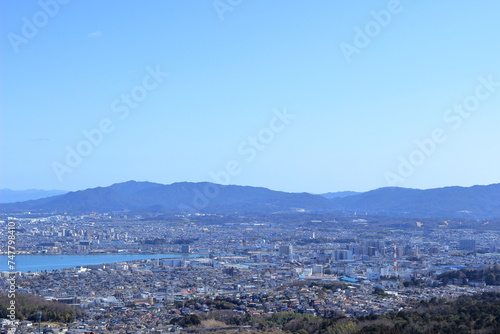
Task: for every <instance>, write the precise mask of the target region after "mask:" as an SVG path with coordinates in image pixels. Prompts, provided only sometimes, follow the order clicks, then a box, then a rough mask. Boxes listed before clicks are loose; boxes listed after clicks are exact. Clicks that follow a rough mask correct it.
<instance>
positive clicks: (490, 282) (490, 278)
mask: <svg viewBox="0 0 500 334" xmlns="http://www.w3.org/2000/svg"><path fill="white" fill-rule="evenodd" d="M485 282H486V285H495V283H496V276H495V274H493V273H489V274H488V275H486V278H485Z"/></svg>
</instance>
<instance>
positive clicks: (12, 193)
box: [0, 189, 67, 203]
mask: <svg viewBox="0 0 500 334" xmlns="http://www.w3.org/2000/svg"><path fill="white" fill-rule="evenodd" d="M66 193H67V191H63V190H40V189H28V190H12V189H0V203H15V202H23V201H29V200H32V199H40V198H45V197H50V196H57V195H62V194H66Z"/></svg>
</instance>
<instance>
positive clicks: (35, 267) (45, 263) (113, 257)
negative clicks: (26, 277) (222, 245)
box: [0, 254, 206, 273]
mask: <svg viewBox="0 0 500 334" xmlns="http://www.w3.org/2000/svg"><path fill="white" fill-rule="evenodd" d="M179 257H186V258H187V257H206V255H198V254H189V255H181V254H99V255H94V254H93V255H16V257H15V260H14V262H15V264H16V269H15V271H20V272H24V273H26V272H28V271H31V272H35V271H42V270H47V271H51V270H54V269H64V268H73V267H77V266H87V265H91V264H103V263H114V262H122V261H133V260H145V259H158V258H160V259H165V258H169V259H172V258H179ZM8 261H9V259H8V258H7V255H0V271H9V267H8Z"/></svg>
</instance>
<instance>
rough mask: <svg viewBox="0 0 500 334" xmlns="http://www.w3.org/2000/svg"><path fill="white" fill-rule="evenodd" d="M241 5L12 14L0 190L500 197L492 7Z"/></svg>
mask: <svg viewBox="0 0 500 334" xmlns="http://www.w3.org/2000/svg"><path fill="white" fill-rule="evenodd" d="M233 3H234V4H233V5H228V4H226V3H225V2H217V1H213V2H212V1H168V2H167V1H148V2H147V3H139V2H134V1H107V2H102V3H101V2H79V1H68V2H67V3H64V4H63V3H62V2H61V4H59V5H58V6H57V8H56V7H54V6H52V7H50V6H49V7H50V8H46V7H47V5H41V4H40V3H39V2H37V1H23V2H7V1H4V2H2V5H1V6H2V11H1V12H2V14H1V15H2V19H1V22H2V23H1V24H0V29H1V34H2V36H4V38H3V39H2V44H1V50H0V57H1V60H2V61H1V63H2V66H1V76H2V80H1V83H2V85H1V91H2V103H1V105H0V107H1V110H2V112H1V116H0V117H1V128H0V129H1V131H0V132H1V143H0V154H1V155H2V163H1V167H0V168H1V169H0V188H12V189H16V190H19V189H31V188H38V189H61V190H78V189H85V188H89V187H96V186H108V185H111V184H113V183H116V182H123V181H127V180H138V181H150V182H159V183H163V184H169V183H173V182H178V181H192V182H199V181H209V182H216V183H229V184H238V185H251V186H264V187H268V188H271V189H275V190H282V191H292V192H301V191H307V192H311V193H323V192H329V191H342V190H353V191H367V190H371V189H375V188H379V187H384V186H389V185H397V186H402V187H412V188H423V189H426V188H434V187H442V186H451V185H460V186H471V185H475V184H491V183H497V182H499V178H498V170H499V168H500V158H499V155H498V154H496V153H495V152H496V148H497V147H498V146H499V144H500V134H499V133H498V131H497V124H499V121H500V112H499V111H500V91H499V88H500V87H499V82H500V73H499V68H500V57H499V49H498V43H497V41H498V31H499V30H500V29H499V28H500V27H499V25H500V23H499V21H498V15H497V13H498V12H499V10H500V4H499V3H498V2H495V1H482V2H480V3H474V4H471V3H465V2H459V3H457V2H454V1H440V2H438V3H436V2H429V1H370V2H357V3H352V2H346V1H344V2H339V1H317V2H315V3H314V5H312V4H307V5H306V4H304V3H303V2H298V1H283V0H282V1H272V2H269V1H239V2H233ZM224 4H225V5H224ZM44 6H45V7H44ZM40 13H42V14H40ZM43 13H45V14H43ZM479 18H480V19H479Z"/></svg>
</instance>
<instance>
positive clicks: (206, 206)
mask: <svg viewBox="0 0 500 334" xmlns="http://www.w3.org/2000/svg"><path fill="white" fill-rule="evenodd" d="M338 194H339V193H329V196H331V197H332V198H331V199H328V198H326V197H325V195H328V194H323V195H313V194H309V193H287V192H282V191H274V190H269V189H267V188H259V187H249V186H235V185H227V186H225V185H217V184H214V183H209V182H200V183H191V182H179V183H173V184H169V185H164V184H159V183H152V182H136V181H128V182H123V183H117V184H113V185H111V186H109V187H97V188H91V189H86V190H80V191H75V192H69V193H67V194H63V195H58V196H52V197H48V198H43V199H37V200H30V201H25V202H19V203H9V204H0V211H1V212H23V211H33V212H52V213H58V214H61V213H68V214H81V213H90V212H117V211H120V212H137V213H139V212H164V213H195V212H201V213H222V214H229V213H238V214H252V213H253V214H270V213H293V212H295V213H296V212H317V213H335V214H348V215H351V214H358V215H364V214H367V215H380V216H395V217H415V218H427V217H429V218H432V217H442V218H472V219H490V218H500V184H492V185H487V186H473V187H445V188H436V189H428V190H419V189H407V188H397V187H389V188H379V189H375V190H372V191H368V192H364V193H354V192H342V193H340V195H338ZM342 195H343V197H342Z"/></svg>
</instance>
